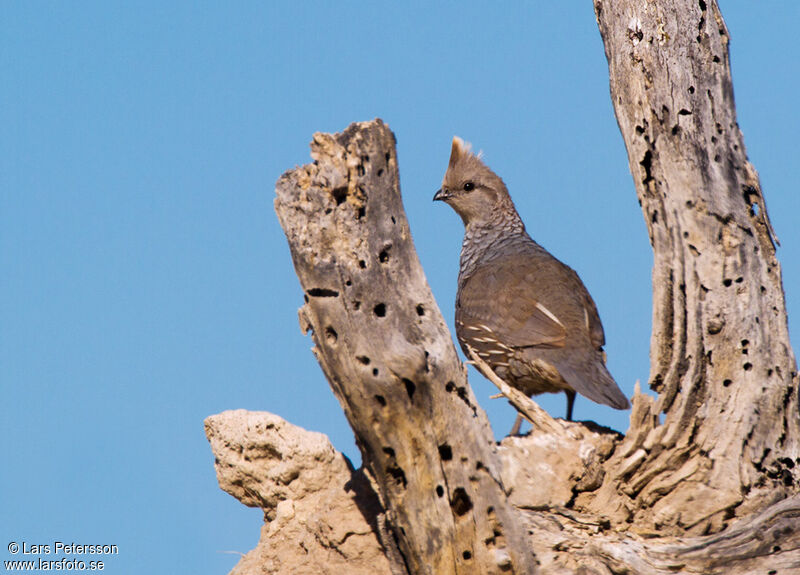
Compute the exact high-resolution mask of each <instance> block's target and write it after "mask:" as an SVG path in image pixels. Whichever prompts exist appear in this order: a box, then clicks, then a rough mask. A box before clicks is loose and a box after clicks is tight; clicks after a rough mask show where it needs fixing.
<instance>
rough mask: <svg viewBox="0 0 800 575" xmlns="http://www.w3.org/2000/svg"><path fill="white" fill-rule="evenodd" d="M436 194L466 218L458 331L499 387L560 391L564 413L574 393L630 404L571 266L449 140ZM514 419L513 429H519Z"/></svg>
mask: <svg viewBox="0 0 800 575" xmlns="http://www.w3.org/2000/svg"><path fill="white" fill-rule="evenodd" d="M433 199H434V200H441V201H444V202H445V203H447V204H448V205H449V206H450V207H452V208H453V209H454V210H455V211H456V213H458V215H460V216H461V219H462V220H463V221H464V228H465V230H464V242H463V244H462V246H461V265H460V268H459V273H458V293H457V295H456V314H455V322H456V335H457V337H458V341H459V343H460V344H461V347H462V349H463V350H464V353H466V354H467V356H469V352H468V351H467V346H469V347H471V348H472V349H473V350H474V351H475V353H477V354H478V356H480V358H481V359H483V360H484V361H485V362H486V363H487V364H488V365H489V367H491V368H492V370H493V371H494V372H495V373H496V374H497V376H498V377H500V378H501V379H503V380H504V381H505V382H506V383H508V384H509V385H511V386H512V387H515V388H517V389H519V390H520V391H522V392H523V393H525V394H526V395H528V396H532V395H536V394H539V393H555V392H561V391H563V392H564V393H566V395H567V414H566V415H567V419H568V420H571V419H572V407H573V403H574V401H575V393H576V392H577V393H580V394H581V395H583V396H585V397H588V398H589V399H591V400H592V401H596V402H597V403H602V404H605V405H610V406H611V407H613V408H616V409H627V408H629V407H630V404H629V402H628V399H627V398H626V397H625V395H623V393H622V391H621V390H620V389H619V387H618V386H617V383H616V382H615V381H614V378H613V377H611V374H610V373H609V372H608V369H607V368H606V363H605V353H604V352H603V345H604V344H605V335H604V333H603V326H602V324H601V323H600V316H599V315H598V313H597V307H596V306H595V304H594V301H593V300H592V297H591V296H590V295H589V292H588V291H587V290H586V287H585V286H584V285H583V282H582V281H581V280H580V278H579V277H578V274H577V273H575V272H574V271H573V270H572V269H571V268H570V267H568V266H566V265H565V264H563V263H561V262H560V261H559V260H557V259H556V258H555V257H553V256H552V255H550V253H548V252H547V250H545V249H544V248H543V247H542V246H540V245H539V244H537V243H536V242H535V241H534V240H533V239H531V237H530V236H529V235H528V233H527V232H526V231H525V225H524V224H523V223H522V220H521V219H520V217H519V214H518V213H517V210H516V208H515V207H514V203H513V202H512V201H511V196H510V195H509V194H508V190H507V189H506V186H505V184H504V183H503V180H502V179H500V177H499V176H498V175H497V174H495V173H494V172H493V171H492V170H490V169H489V167H488V166H486V164H484V162H483V160H482V159H481V157H480V155H476V154H474V153H473V152H472V151H471V150H470V147H469V145H468V144H466V143H464V142H463V141H462V140H461V139H459V138H453V145H452V149H451V152H450V163H449V166H448V168H447V172H446V173H445V176H444V181H443V182H442V188H441V189H440V190H439V191H437V192H436V195H435V196H434V197H433ZM521 422H522V419H521V417H520V416H519V415H518V416H517V421H516V422H515V424H514V427H513V428H512V430H511V435H516V434H517V433H518V432H519V427H520V424H521Z"/></svg>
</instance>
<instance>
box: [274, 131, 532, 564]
mask: <svg viewBox="0 0 800 575" xmlns="http://www.w3.org/2000/svg"><path fill="white" fill-rule="evenodd" d="M311 156H312V158H313V160H314V162H313V163H312V164H308V165H305V166H302V167H299V168H296V169H294V170H291V171H289V172H287V173H285V174H284V175H283V176H282V177H281V178H280V179H279V181H278V183H277V188H276V193H277V198H276V200H275V209H276V212H277V213H278V217H279V219H280V222H281V225H282V227H283V229H284V231H285V233H286V237H287V239H288V241H289V247H290V249H291V253H292V259H293V262H294V266H295V270H296V272H297V275H298V277H299V279H300V283H301V286H302V289H303V293H304V297H305V305H304V306H303V307H302V308H301V309H300V312H299V316H300V323H301V328H302V329H303V330H304V331H306V330H311V331H312V332H313V339H314V344H315V347H314V353H315V355H316V357H317V359H318V360H319V363H320V365H321V366H322V369H323V371H324V372H325V375H326V377H327V378H328V381H329V382H330V385H331V388H332V389H333V392H334V394H335V395H336V397H337V399H338V400H339V402H340V403H341V405H342V408H343V409H344V412H345V415H346V417H347V419H348V421H349V423H350V425H351V427H352V428H353V430H354V432H355V435H356V442H357V444H358V446H359V449H360V450H361V453H362V456H363V460H364V464H365V467H366V468H367V469H368V470H369V472H370V473H371V475H372V476H373V478H374V481H375V483H376V484H377V487H378V492H379V494H380V497H381V499H382V502H383V505H384V506H385V508H386V510H387V514H386V517H387V519H388V521H387V522H388V524H389V525H391V527H392V529H393V532H394V535H395V537H396V539H397V546H398V548H399V550H400V551H401V553H402V555H403V560H404V563H405V565H404V567H405V568H407V569H408V571H410V572H411V573H436V574H439V573H532V572H534V570H535V559H534V558H533V555H532V552H531V551H530V548H529V545H528V544H527V539H526V532H525V530H524V528H523V527H522V521H520V519H519V516H518V512H517V511H516V510H515V509H514V508H513V507H512V506H511V504H510V503H509V502H508V501H507V498H506V493H505V490H504V488H503V484H502V480H501V463H500V459H499V457H498V454H497V448H496V445H495V442H494V439H493V436H492V432H491V429H490V427H489V424H488V420H487V418H486V415H485V413H484V412H483V411H482V410H481V408H480V407H479V406H478V404H477V402H476V401H475V398H474V396H473V394H472V391H471V389H470V387H469V385H468V383H467V380H466V374H465V371H464V369H463V367H462V365H461V363H460V361H459V359H458V355H457V353H456V350H455V347H454V345H453V341H452V339H451V337H450V335H449V331H448V329H447V326H446V324H445V322H444V319H443V318H442V316H441V313H440V311H439V309H438V307H437V305H436V302H435V301H434V299H433V296H432V294H431V292H430V288H429V287H428V284H427V281H426V279H425V276H424V274H423V272H422V268H421V266H420V263H419V260H418V258H417V255H416V252H415V250H414V246H413V242H412V240H411V234H410V231H409V227H408V222H407V220H406V217H405V212H404V210H403V206H402V199H401V196H400V187H399V176H398V168H397V155H396V150H395V139H394V135H393V134H392V132H391V131H390V130H389V128H388V127H387V126H386V125H385V124H384V123H383V122H381V121H380V120H375V121H373V122H365V123H359V124H352V125H351V126H350V127H348V128H347V129H346V130H345V131H344V132H342V133H340V134H336V135H333V136H331V135H328V134H315V136H314V140H313V142H312V144H311Z"/></svg>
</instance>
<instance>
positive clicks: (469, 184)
mask: <svg viewBox="0 0 800 575" xmlns="http://www.w3.org/2000/svg"><path fill="white" fill-rule="evenodd" d="M474 189H475V184H473V183H472V182H467V183H466V184H464V191H465V192H471V191H472V190H474Z"/></svg>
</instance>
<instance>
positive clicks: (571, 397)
mask: <svg viewBox="0 0 800 575" xmlns="http://www.w3.org/2000/svg"><path fill="white" fill-rule="evenodd" d="M564 393H566V394H567V421H572V407H573V406H574V405H575V392H574V391H565V392H564Z"/></svg>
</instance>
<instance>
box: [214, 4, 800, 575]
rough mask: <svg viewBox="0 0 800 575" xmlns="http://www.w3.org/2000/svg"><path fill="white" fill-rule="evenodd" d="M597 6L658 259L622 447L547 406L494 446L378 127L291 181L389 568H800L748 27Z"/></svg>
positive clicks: (786, 371)
mask: <svg viewBox="0 0 800 575" xmlns="http://www.w3.org/2000/svg"><path fill="white" fill-rule="evenodd" d="M594 5H595V11H596V14H597V20H598V24H599V27H600V32H601V35H602V37H603V41H604V44H605V49H606V56H607V58H608V62H609V76H610V89H611V97H612V101H613V104H614V109H615V112H616V116H617V120H618V122H619V126H620V131H621V132H622V135H623V138H624V140H625V144H626V147H627V151H628V160H629V165H630V169H631V173H632V174H633V177H634V182H635V186H636V193H637V195H638V197H639V200H640V202H641V205H642V211H643V215H644V217H645V222H646V223H647V228H648V232H649V235H650V241H651V244H652V247H653V250H654V256H655V257H654V268H653V301H654V305H653V332H652V340H651V374H650V380H649V384H650V386H651V388H652V389H653V390H655V391H656V392H657V393H658V398H657V399H653V398H651V397H649V396H645V395H643V394H641V393H640V391H639V388H638V386H637V389H636V393H635V396H634V399H633V410H632V412H631V423H630V428H629V429H628V432H627V433H626V435H625V436H624V437H619V436H617V435H615V434H613V433H607V432H606V431H604V430H602V429H598V428H597V427H596V426H595V427H592V426H591V425H589V424H585V423H575V422H572V423H561V422H554V421H552V418H550V417H549V416H548V415H547V414H546V413H543V412H542V411H541V410H536V409H532V410H529V413H530V414H531V417H532V418H533V419H535V420H536V428H535V430H534V431H533V432H532V433H531V435H529V436H528V437H521V438H519V437H517V438H507V439H506V440H504V441H503V442H502V444H501V445H500V446H497V445H495V443H494V442H493V441H492V434H491V430H490V429H489V425H488V422H487V420H486V416H485V414H484V413H483V411H482V410H481V408H480V406H479V405H478V403H477V402H476V400H475V397H474V396H473V394H472V391H471V389H470V387H469V385H468V383H467V381H466V376H465V371H464V369H463V367H462V366H461V365H460V363H459V361H458V357H457V355H456V352H455V347H454V345H453V341H452V338H451V336H450V334H449V332H448V331H447V328H446V326H445V324H444V321H443V319H442V317H441V315H440V313H439V310H438V307H437V306H436V303H435V301H434V299H433V297H432V295H431V293H430V290H429V288H428V286H427V283H426V281H425V278H424V275H423V273H422V270H421V268H420V265H419V262H418V260H417V257H416V254H415V252H414V248H413V245H412V242H411V238H410V232H409V228H408V223H407V221H406V218H405V215H404V212H403V209H402V202H401V199H400V192H399V178H398V166H397V156H396V152H395V147H394V136H393V135H392V133H391V132H390V131H389V129H388V127H387V126H386V125H385V124H383V123H382V122H381V121H380V120H376V121H374V122H368V123H362V124H353V125H351V126H350V127H349V128H348V129H347V130H345V131H344V132H342V133H341V134H337V135H327V134H316V135H315V136H314V141H313V142H312V158H313V160H314V162H313V164H309V165H306V166H303V167H300V168H297V169H295V170H292V171H290V172H287V173H286V174H284V175H283V176H282V177H281V179H280V180H279V181H278V184H277V199H276V202H275V206H276V211H277V213H278V216H279V219H280V220H281V225H282V226H283V228H284V230H285V232H286V236H287V239H288V241H289V246H290V249H291V252H292V258H293V261H294V265H295V269H296V271H297V274H298V277H299V279H300V283H301V285H302V288H303V291H304V294H305V301H306V303H305V305H304V306H303V307H302V308H301V310H300V323H301V328H302V329H303V330H304V331H307V330H311V331H312V333H313V338H314V343H315V348H314V353H315V355H316V356H317V359H318V360H319V362H320V364H321V366H322V369H323V371H324V372H325V375H326V376H327V378H328V380H329V382H330V385H331V388H332V389H333V392H334V394H335V395H336V397H337V398H338V400H339V402H340V403H341V405H342V408H343V409H344V412H345V415H346V416H347V418H348V420H349V422H350V424H351V426H352V428H353V431H354V433H355V435H356V440H357V444H358V446H359V448H360V450H361V452H362V455H363V460H364V466H365V467H364V470H363V471H364V472H366V473H367V474H368V475H369V476H371V477H372V479H373V486H374V489H375V493H374V494H372V495H370V496H369V497H367V496H366V495H363V494H362V495H361V496H362V497H367V499H370V500H372V499H375V497H376V496H377V499H378V500H379V501H380V503H379V504H378V505H371V506H368V505H364V504H358V497H355V501H356V505H357V507H358V509H360V510H361V511H360V512H361V513H363V514H364V518H365V520H366V521H367V522H368V523H369V525H372V526H373V531H374V532H375V535H374V537H375V538H376V541H380V542H381V545H382V548H383V549H384V553H385V554H386V556H387V557H388V563H389V565H390V567H391V571H392V573H401V572H408V573H415V574H416V573H437V574H438V573H495V572H505V573H507V572H514V573H531V572H534V570H535V569H536V568H537V565H538V568H539V569H540V571H541V572H547V573H577V572H580V573H603V574H610V573H635V574H639V573H641V574H653V575H655V574H666V573H675V572H678V571H680V572H686V573H726V574H739V573H741V574H745V573H753V572H764V573H775V574H779V573H790V572H796V570H797V569H798V567H800V525H798V522H797V517H798V516H799V515H800V497H798V479H799V477H800V448H799V446H798V424H799V420H798V398H797V391H798V390H797V386H798V376H797V370H796V364H795V359H794V355H793V352H792V349H791V346H790V344H789V337H788V329H787V322H786V309H785V303H784V296H783V288H782V283H781V273H780V265H779V264H778V261H777V258H776V253H775V243H776V241H777V239H776V237H775V234H774V232H773V231H772V228H771V226H770V224H769V217H768V214H767V210H766V204H765V201H764V197H763V194H762V191H761V187H760V183H759V180H758V175H757V173H756V171H755V169H754V168H753V166H752V165H750V163H749V162H748V160H747V155H746V152H745V147H744V141H743V138H742V134H741V132H740V130H739V128H738V125H737V123H736V116H735V108H734V101H733V91H732V83H731V76H730V66H729V60H728V41H729V36H728V33H727V29H726V28H725V24H724V22H723V20H722V16H721V14H720V12H719V8H718V6H717V3H716V2H715V1H713V0H705V1H704V0H691V1H690V0H659V1H653V2H635V1H632V0H627V1H624V0H618V1H615V2H608V1H603V0H595V1H594ZM518 400H519V398H517V399H515V401H518ZM662 420H663V421H662ZM231 443H235V442H232V441H228V444H231ZM292 458H293V454H292V453H291V452H290V451H288V452H286V453H282V454H281V460H282V461H284V462H290V461H292ZM218 472H219V469H218ZM354 473H362V471H357V472H354ZM345 496H346V495H342V497H345ZM347 496H348V497H351V498H352V497H353V496H352V495H347ZM281 497H288V495H286V496H284V495H281ZM299 521H301V522H302V518H301V519H299ZM376 545H377V543H376ZM534 555H535V559H534ZM792 570H795V571H792ZM269 572H272V571H269ZM276 572H277V571H276Z"/></svg>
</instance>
